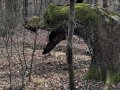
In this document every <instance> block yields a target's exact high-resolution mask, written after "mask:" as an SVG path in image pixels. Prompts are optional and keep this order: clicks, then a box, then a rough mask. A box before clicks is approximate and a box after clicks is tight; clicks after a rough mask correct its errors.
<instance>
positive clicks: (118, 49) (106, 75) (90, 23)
mask: <svg viewBox="0 0 120 90" xmlns="http://www.w3.org/2000/svg"><path fill="white" fill-rule="evenodd" d="M68 9H69V8H68V6H55V5H53V4H50V5H49V6H48V9H47V10H46V12H45V13H44V17H43V18H42V19H43V20H42V21H41V22H40V23H39V22H38V23H39V24H38V26H39V25H40V27H41V26H46V27H47V28H52V29H53V30H54V29H56V27H59V25H61V24H63V23H64V22H66V21H68ZM75 19H76V21H79V22H80V23H81V24H82V25H83V26H84V28H85V30H84V31H85V32H84V33H85V34H86V39H87V40H88V41H90V44H91V46H92V47H93V55H92V61H91V67H90V70H89V72H88V75H87V76H86V78H87V79H98V80H103V81H105V82H106V83H107V84H108V85H109V84H111V83H113V82H116V81H117V82H118V81H120V15H118V14H116V13H114V12H111V11H108V10H106V9H102V8H97V7H91V6H90V5H87V4H76V5H75ZM91 42H92V43H91Z"/></svg>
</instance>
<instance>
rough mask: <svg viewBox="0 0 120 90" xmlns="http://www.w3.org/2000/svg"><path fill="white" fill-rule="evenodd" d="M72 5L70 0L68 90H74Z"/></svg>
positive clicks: (73, 1)
mask: <svg viewBox="0 0 120 90" xmlns="http://www.w3.org/2000/svg"><path fill="white" fill-rule="evenodd" d="M74 5H75V0H70V6H69V26H68V38H67V63H68V71H69V90H75V83H74V69H73V51H72V36H73V32H74V21H75V9H74Z"/></svg>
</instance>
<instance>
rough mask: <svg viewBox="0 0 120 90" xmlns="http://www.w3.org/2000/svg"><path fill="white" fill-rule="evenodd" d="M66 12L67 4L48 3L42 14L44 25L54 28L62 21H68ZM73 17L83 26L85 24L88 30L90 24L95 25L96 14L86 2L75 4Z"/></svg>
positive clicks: (67, 9)
mask: <svg viewBox="0 0 120 90" xmlns="http://www.w3.org/2000/svg"><path fill="white" fill-rule="evenodd" d="M68 12H69V7H68V6H55V5H53V4H50V5H49V7H48V9H47V11H46V12H45V14H44V21H45V24H46V26H47V27H51V28H56V27H57V26H58V25H59V24H61V23H62V22H64V21H68V15H69V13H68ZM75 18H76V20H77V21H80V22H82V23H83V24H84V25H85V26H87V27H86V28H89V30H90V28H91V25H92V26H93V25H95V22H96V21H97V20H96V19H97V15H96V13H95V11H94V10H93V8H91V6H90V5H88V4H76V5H75ZM92 29H93V28H92Z"/></svg>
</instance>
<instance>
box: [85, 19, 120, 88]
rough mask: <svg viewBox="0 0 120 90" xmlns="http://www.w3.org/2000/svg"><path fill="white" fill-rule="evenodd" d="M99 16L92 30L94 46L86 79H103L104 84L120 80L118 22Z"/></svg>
mask: <svg viewBox="0 0 120 90" xmlns="http://www.w3.org/2000/svg"><path fill="white" fill-rule="evenodd" d="M104 20H105V18H103V17H102V18H101V19H99V21H98V23H99V24H98V28H97V29H96V30H95V31H94V35H95V36H94V37H95V42H94V48H93V56H92V62H91V66H90V70H89V72H88V77H86V78H88V79H97V80H103V81H105V83H106V85H108V86H109V85H111V84H112V83H114V82H119V81H120V24H119V23H118V22H117V21H115V20H112V21H111V22H110V23H107V22H105V21H104Z"/></svg>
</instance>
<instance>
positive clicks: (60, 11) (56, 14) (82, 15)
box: [27, 3, 120, 34]
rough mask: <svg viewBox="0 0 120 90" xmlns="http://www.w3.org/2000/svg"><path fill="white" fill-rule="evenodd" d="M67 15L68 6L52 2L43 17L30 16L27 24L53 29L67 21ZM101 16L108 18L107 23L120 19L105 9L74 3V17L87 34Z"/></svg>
mask: <svg viewBox="0 0 120 90" xmlns="http://www.w3.org/2000/svg"><path fill="white" fill-rule="evenodd" d="M68 15H69V6H55V5H53V4H49V6H48V8H47V10H46V12H45V13H44V15H43V17H42V18H39V17H36V16H33V17H31V18H30V19H28V24H27V26H32V27H36V26H37V27H42V26H46V27H47V28H52V29H55V28H56V27H58V26H59V25H60V24H61V23H64V21H68ZM100 16H101V17H100ZM103 17H105V20H109V21H110V22H109V23H112V20H115V19H116V18H117V19H116V20H118V18H119V19H120V16H119V15H118V14H116V13H114V12H111V11H108V10H107V9H102V8H97V7H91V6H90V5H88V4H84V3H82V4H75V19H76V20H77V21H80V22H81V23H82V24H83V25H84V27H85V29H86V30H87V33H88V34H90V33H91V32H93V30H95V29H96V27H97V25H98V20H99V18H103ZM106 18H107V19H106ZM105 22H107V21H105Z"/></svg>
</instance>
